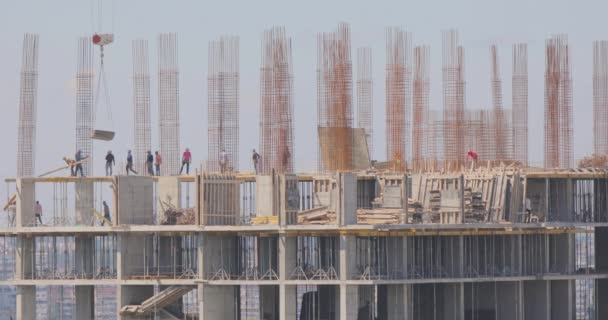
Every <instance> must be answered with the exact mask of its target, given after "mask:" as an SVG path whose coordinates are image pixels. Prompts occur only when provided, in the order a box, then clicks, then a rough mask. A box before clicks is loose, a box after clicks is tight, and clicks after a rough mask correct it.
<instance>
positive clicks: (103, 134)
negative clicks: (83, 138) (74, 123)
mask: <svg viewBox="0 0 608 320" xmlns="http://www.w3.org/2000/svg"><path fill="white" fill-rule="evenodd" d="M91 139H96V140H103V141H111V140H112V139H114V131H105V130H93V132H92V133H91Z"/></svg>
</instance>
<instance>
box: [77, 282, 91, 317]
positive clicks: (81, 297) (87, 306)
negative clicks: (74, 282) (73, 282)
mask: <svg viewBox="0 0 608 320" xmlns="http://www.w3.org/2000/svg"><path fill="white" fill-rule="evenodd" d="M74 296H75V297H76V303H75V305H74V307H75V310H74V314H75V315H76V317H75V319H95V286H75V294H74Z"/></svg>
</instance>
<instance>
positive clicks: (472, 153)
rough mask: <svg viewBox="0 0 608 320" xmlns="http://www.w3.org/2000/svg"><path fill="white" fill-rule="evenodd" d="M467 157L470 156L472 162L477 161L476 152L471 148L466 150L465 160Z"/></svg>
mask: <svg viewBox="0 0 608 320" xmlns="http://www.w3.org/2000/svg"><path fill="white" fill-rule="evenodd" d="M469 158H471V160H473V162H477V153H476V152H475V151H473V150H469V151H467V161H469Z"/></svg>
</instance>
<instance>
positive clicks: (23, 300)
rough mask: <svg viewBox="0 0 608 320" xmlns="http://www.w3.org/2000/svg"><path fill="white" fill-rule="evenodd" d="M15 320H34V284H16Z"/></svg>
mask: <svg viewBox="0 0 608 320" xmlns="http://www.w3.org/2000/svg"><path fill="white" fill-rule="evenodd" d="M16 298H17V299H16V301H17V306H16V307H17V308H16V309H17V310H16V315H17V320H36V286H17V296H16Z"/></svg>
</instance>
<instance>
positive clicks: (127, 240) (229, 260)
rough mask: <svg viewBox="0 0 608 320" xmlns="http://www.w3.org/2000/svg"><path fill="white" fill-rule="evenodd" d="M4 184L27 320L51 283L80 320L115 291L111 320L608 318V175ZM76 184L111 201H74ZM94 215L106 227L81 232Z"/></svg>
mask: <svg viewBox="0 0 608 320" xmlns="http://www.w3.org/2000/svg"><path fill="white" fill-rule="evenodd" d="M6 181H7V183H9V184H10V185H11V186H12V188H14V190H16V195H17V196H16V201H15V203H14V207H13V209H14V211H15V214H16V215H15V224H14V225H13V226H8V227H2V228H0V237H2V240H3V242H4V243H6V242H11V243H13V244H14V245H15V248H16V250H15V251H14V256H13V257H14V259H12V261H14V262H13V264H12V265H10V266H6V267H7V268H9V270H11V271H12V272H11V274H10V276H9V277H7V279H3V280H0V285H2V286H8V285H10V286H16V288H17V298H16V307H17V313H16V318H17V319H23V320H29V319H35V315H36V308H32V306H33V305H35V300H36V293H37V291H38V290H40V286H52V287H63V288H65V289H66V290H74V294H73V297H74V299H75V303H74V308H73V310H72V311H71V312H72V313H73V315H74V319H94V318H95V314H96V312H97V310H96V308H102V306H100V305H99V303H95V302H96V300H95V296H96V294H97V292H99V288H109V287H114V288H115V290H116V310H115V314H116V317H117V318H118V319H205V320H212V319H251V318H255V319H421V320H422V319H425V320H426V319H547V320H549V319H553V320H555V319H575V317H577V316H576V315H577V314H579V313H580V314H581V315H583V316H578V317H577V318H576V319H605V318H606V317H608V307H607V305H608V260H607V258H606V257H607V255H606V253H605V252H604V251H605V250H606V249H605V248H607V247H608V197H607V195H608V172H606V171H598V170H585V171H583V170H562V171H524V170H518V169H512V168H510V169H509V168H502V169H499V168H495V169H483V170H482V169H478V170H475V171H464V172H463V171H458V172H454V173H443V174H440V173H430V172H427V173H415V174H394V173H358V174H357V173H350V172H342V173H339V174H335V175H312V176H311V175H293V174H291V175H259V176H244V175H216V174H203V175H196V176H181V177H145V176H115V177H85V178H73V177H54V178H19V179H7V180H6ZM83 182H86V183H90V184H91V185H93V186H94V188H95V190H97V189H99V190H111V191H110V192H105V191H104V192H99V193H97V192H96V193H95V194H94V195H93V196H92V198H90V199H82V198H80V199H79V200H77V201H76V203H71V202H67V201H65V200H64V199H69V198H71V197H73V196H74V194H73V193H71V192H69V190H72V188H65V186H69V185H74V184H77V183H83ZM187 185H189V186H190V188H186V187H185V186H187ZM109 186H112V188H108V187H109ZM51 189H52V190H57V191H56V192H57V194H56V197H54V198H53V204H52V205H51V204H48V205H47V207H48V208H49V209H47V211H46V212H47V213H46V216H45V217H44V219H45V220H44V221H43V224H36V223H35V221H36V220H35V214H34V213H35V211H34V202H35V199H37V197H39V196H40V193H41V192H46V191H47V190H51ZM186 189H189V190H192V191H191V192H192V194H190V195H186V194H185V190H186ZM189 198H190V199H195V200H194V201H193V202H192V203H189V200H186V199H189ZM101 201H107V202H108V203H110V207H111V208H112V210H111V215H112V217H111V221H112V222H111V223H110V224H108V223H105V225H103V226H102V225H101V222H102V220H100V219H97V218H96V219H92V220H90V221H89V222H87V223H78V222H77V221H84V220H85V219H82V218H81V219H78V218H76V217H75V216H77V215H85V216H94V214H92V213H91V212H92V211H95V210H97V208H99V206H100V202H101ZM79 206H87V209H88V210H81V209H79ZM66 248H70V250H66ZM64 250H66V251H65V252H67V254H64V255H63V256H62V259H61V260H58V259H57V257H58V256H59V253H60V252H62V251H64ZM586 310H587V311H588V310H592V311H591V312H587V311H586Z"/></svg>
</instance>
